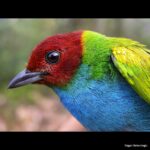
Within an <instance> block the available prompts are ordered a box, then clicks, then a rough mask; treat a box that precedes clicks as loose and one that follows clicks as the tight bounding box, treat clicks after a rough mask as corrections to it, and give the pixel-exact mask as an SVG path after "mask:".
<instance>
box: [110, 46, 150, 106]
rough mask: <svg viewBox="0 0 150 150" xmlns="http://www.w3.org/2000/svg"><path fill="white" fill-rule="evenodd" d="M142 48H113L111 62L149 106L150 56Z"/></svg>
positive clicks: (147, 51)
mask: <svg viewBox="0 0 150 150" xmlns="http://www.w3.org/2000/svg"><path fill="white" fill-rule="evenodd" d="M148 53H149V50H147V49H145V48H143V47H136V46H131V47H115V48H113V49H112V60H113V62H114V65H115V66H116V67H117V69H118V70H119V71H120V73H121V74H122V76H123V77H124V78H125V79H126V80H127V81H128V83H129V84H130V85H131V86H132V87H133V89H134V90H135V91H136V92H137V93H138V94H139V95H140V96H141V97H142V98H143V99H144V100H145V101H146V102H148V103H149V104H150V54H148Z"/></svg>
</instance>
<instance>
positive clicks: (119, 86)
mask: <svg viewBox="0 0 150 150" xmlns="http://www.w3.org/2000/svg"><path fill="white" fill-rule="evenodd" d="M53 52H54V53H53ZM49 53H51V54H52V56H53V57H52V58H50V60H48V61H47V60H46V57H47V55H48V54H49ZM149 53H150V50H148V49H147V48H146V47H145V46H144V45H142V44H140V43H139V42H136V41H133V40H130V39H126V38H115V37H107V36H105V35H102V34H99V33H96V32H93V31H77V32H72V33H66V34H59V35H55V36H51V37H48V38H46V39H45V40H44V41H42V42H41V43H40V44H38V45H37V46H36V47H35V48H34V49H33V51H32V54H31V56H30V58H29V62H28V65H27V68H26V71H23V72H22V73H21V74H19V76H17V77H15V79H14V80H12V81H11V82H10V84H9V87H10V88H13V87H18V86H22V85H25V84H29V83H40V84H45V85H48V86H49V87H50V88H52V89H53V90H54V91H55V92H56V93H57V94H58V96H59V97H60V100H61V102H62V103H63V104H64V106H65V107H66V108H67V109H68V110H69V111H70V112H71V113H72V114H73V115H74V116H75V117H76V118H77V119H78V120H79V121H80V122H81V123H82V124H83V125H84V126H85V127H86V128H87V129H89V130H92V131H150V115H149V114H150V105H149V103H150V94H149V93H150V92H149V90H150V86H149V82H150V73H149V69H150V54H149ZM55 54H57V55H59V57H56V56H57V55H55ZM51 59H53V60H56V63H51ZM57 59H58V61H57ZM33 72H34V74H33ZM35 76H36V78H35ZM37 76H38V78H37ZM33 78H34V80H33ZM35 80H36V81H35Z"/></svg>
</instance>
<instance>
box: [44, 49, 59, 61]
mask: <svg viewBox="0 0 150 150" xmlns="http://www.w3.org/2000/svg"><path fill="white" fill-rule="evenodd" d="M59 58H60V52H58V51H51V52H48V53H47V54H46V61H47V62H48V63H49V64H55V63H57V62H58V61H59Z"/></svg>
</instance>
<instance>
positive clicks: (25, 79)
mask: <svg viewBox="0 0 150 150" xmlns="http://www.w3.org/2000/svg"><path fill="white" fill-rule="evenodd" d="M44 74H45V73H44V72H30V71H29V70H27V69H24V70H23V71H21V72H20V73H18V74H17V75H16V76H15V77H14V78H13V79H12V80H11V81H10V83H9V85H8V88H9V89H10V88H17V87H19V86H23V85H27V84H30V83H34V82H37V81H39V80H42V75H44Z"/></svg>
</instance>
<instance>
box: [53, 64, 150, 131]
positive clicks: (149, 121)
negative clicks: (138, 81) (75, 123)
mask: <svg viewBox="0 0 150 150" xmlns="http://www.w3.org/2000/svg"><path fill="white" fill-rule="evenodd" d="M53 89H54V91H55V92H56V93H57V94H58V96H59V97H60V100H61V101H62V103H63V104H64V106H65V107H66V108H67V109H68V110H69V111H70V112H71V113H72V114H73V115H74V116H75V117H76V118H77V119H78V120H79V121H80V122H81V123H82V124H83V125H84V126H85V127H86V128H87V129H89V130H92V131H150V105H148V104H147V103H146V102H145V101H144V100H142V99H141V98H140V97H139V96H138V95H137V94H136V92H135V91H134V90H133V89H132V88H131V87H130V85H129V84H128V83H127V82H126V81H125V79H124V78H123V77H122V76H121V75H120V74H119V72H118V74H117V75H116V76H115V78H113V79H112V78H111V76H109V75H108V76H106V77H105V78H104V79H103V80H93V79H92V78H91V77H90V72H89V67H88V66H86V65H81V67H80V68H79V70H78V72H77V74H76V75H75V77H74V79H73V80H72V82H71V83H70V84H69V85H68V87H67V88H58V87H53Z"/></svg>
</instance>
